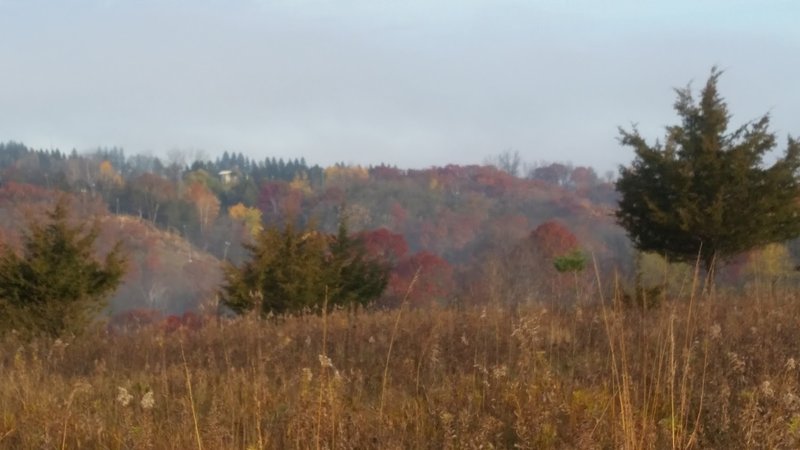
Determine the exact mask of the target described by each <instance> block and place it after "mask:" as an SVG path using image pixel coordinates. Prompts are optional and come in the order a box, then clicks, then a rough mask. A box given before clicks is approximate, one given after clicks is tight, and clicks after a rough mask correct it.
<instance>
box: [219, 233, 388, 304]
mask: <svg viewBox="0 0 800 450" xmlns="http://www.w3.org/2000/svg"><path fill="white" fill-rule="evenodd" d="M244 246H245V249H246V250H247V251H248V252H249V253H250V259H249V261H247V262H245V263H244V264H242V265H241V266H239V267H237V266H235V265H233V264H231V263H226V266H225V268H224V272H225V284H224V285H223V287H222V290H221V292H220V296H221V301H222V304H223V305H225V306H227V307H229V308H230V309H231V310H233V311H234V312H235V313H237V314H242V313H245V312H248V311H252V310H257V311H259V313H260V314H261V315H262V316H263V315H266V314H269V313H278V314H280V313H286V312H301V311H305V310H319V309H320V308H321V307H322V305H323V304H324V302H325V301H326V298H327V303H328V306H329V307H333V306H336V305H347V306H352V305H356V304H357V305H366V304H368V303H369V302H371V301H373V300H375V299H377V298H378V297H379V296H380V295H381V294H382V293H383V291H384V289H385V288H386V285H387V283H388V271H389V268H388V266H387V265H386V264H384V263H381V262H378V261H373V260H370V259H368V258H367V256H366V252H365V251H364V250H363V247H362V246H361V244H360V241H359V240H358V239H356V238H353V237H351V236H350V235H349V234H348V233H347V227H346V226H345V225H341V226H340V228H339V233H338V234H337V235H336V236H330V235H325V234H323V233H319V232H317V231H315V230H313V228H304V229H296V228H295V226H294V225H292V224H287V225H286V226H284V227H283V228H282V229H281V228H276V227H270V228H267V229H265V230H263V231H262V232H261V234H260V235H259V236H258V237H257V239H256V242H255V243H254V244H244Z"/></svg>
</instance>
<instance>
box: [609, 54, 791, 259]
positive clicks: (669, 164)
mask: <svg viewBox="0 0 800 450" xmlns="http://www.w3.org/2000/svg"><path fill="white" fill-rule="evenodd" d="M721 75H722V72H720V71H719V70H717V69H716V68H715V69H713V70H712V71H711V76H710V77H709V78H708V81H707V82H706V85H705V86H704V88H703V89H702V91H701V92H700V98H699V99H697V100H696V101H695V99H694V97H693V94H692V90H691V87H686V88H684V89H678V90H677V96H678V98H677V100H676V101H675V106H674V107H675V111H676V112H677V113H678V116H679V118H680V119H681V122H680V124H678V125H673V126H670V127H667V134H666V136H665V138H664V142H663V143H661V142H658V141H657V142H656V143H655V144H648V143H647V142H646V141H645V139H644V138H643V137H642V136H641V135H640V134H639V132H638V130H637V129H636V128H634V129H633V130H631V131H626V130H622V129H621V130H620V134H621V138H620V141H621V143H622V144H623V145H626V146H630V147H632V148H633V149H634V151H635V152H636V159H635V160H634V161H633V163H632V164H631V166H629V167H622V168H621V169H620V177H619V179H618V180H617V183H616V187H617V190H618V191H619V192H620V194H621V196H622V197H621V199H620V202H619V209H618V210H617V212H616V216H617V219H618V220H619V223H620V224H621V225H622V226H623V227H625V229H626V230H627V231H628V234H629V236H630V238H631V240H632V241H633V244H634V245H635V246H636V248H638V249H639V250H642V251H650V252H657V253H660V254H664V255H666V256H667V257H668V258H670V259H674V260H677V261H690V262H691V261H694V260H696V259H698V258H699V259H700V261H702V263H703V265H704V267H705V268H706V269H710V268H711V267H712V264H713V262H714V260H715V259H717V258H719V259H723V260H726V259H729V258H731V257H733V256H735V255H738V254H740V253H742V252H745V251H747V250H751V249H754V248H757V247H759V246H763V245H766V244H769V243H773V242H784V241H787V240H789V239H792V238H795V237H797V236H798V234H800V203H799V202H798V192H799V191H798V181H797V172H798V168H800V143H798V141H797V140H795V139H793V138H792V137H791V136H790V137H788V139H787V144H786V150H785V154H784V156H783V157H781V158H778V159H777V160H776V161H775V162H774V163H773V164H772V165H770V166H768V167H767V166H766V165H765V163H764V156H765V155H766V154H767V153H768V152H770V151H772V150H773V149H774V148H775V147H776V140H777V139H776V136H775V134H774V133H773V132H771V131H770V130H769V116H768V115H764V116H763V117H761V118H760V119H757V120H754V121H752V122H748V123H746V124H744V125H742V126H740V127H739V128H736V129H733V130H730V129H729V122H730V118H731V114H730V113H729V112H728V106H727V104H726V103H725V101H724V100H723V98H722V97H721V96H720V94H719V92H718V90H717V82H718V80H719V78H720V76H721Z"/></svg>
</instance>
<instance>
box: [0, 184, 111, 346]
mask: <svg viewBox="0 0 800 450" xmlns="http://www.w3.org/2000/svg"><path fill="white" fill-rule="evenodd" d="M68 210H69V205H68V203H67V201H66V200H65V199H61V200H59V202H58V203H57V204H56V206H55V207H54V208H53V210H51V211H49V212H48V213H47V218H48V220H47V223H45V224H39V223H31V224H30V226H29V230H28V231H27V233H26V234H25V235H24V239H23V254H22V256H18V255H17V254H15V253H14V252H13V251H11V250H9V249H8V248H5V249H3V254H2V256H0V331H3V332H5V331H10V330H17V331H19V332H23V333H26V334H31V335H36V334H45V335H49V336H58V335H61V334H63V333H67V332H69V333H79V332H80V331H81V330H83V329H84V328H85V327H86V326H87V325H88V324H89V323H90V322H91V321H92V320H93V319H94V318H95V315H96V313H97V312H98V311H100V310H101V309H102V308H103V307H104V306H105V305H106V301H107V299H108V297H109V296H110V295H111V294H112V293H113V292H114V290H115V289H116V288H117V286H118V285H119V283H120V281H121V280H122V275H123V273H124V268H125V257H124V256H123V254H122V249H121V243H119V242H118V243H117V244H116V245H115V246H114V248H113V249H112V250H111V252H109V253H108V254H107V255H106V256H105V259H104V261H103V262H102V263H101V262H99V261H97V260H96V259H95V258H94V256H93V252H92V247H93V245H94V242H95V240H96V239H97V237H98V233H99V227H98V224H96V223H95V224H94V225H93V226H92V227H91V228H89V229H88V230H87V229H86V226H85V225H77V226H72V225H70V224H69V220H68V214H67V212H68Z"/></svg>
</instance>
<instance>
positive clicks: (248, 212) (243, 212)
mask: <svg viewBox="0 0 800 450" xmlns="http://www.w3.org/2000/svg"><path fill="white" fill-rule="evenodd" d="M228 217H230V218H231V219H233V220H236V221H239V222H242V223H243V224H244V226H245V227H246V229H247V231H248V232H249V233H250V236H251V237H253V238H255V237H256V236H258V233H260V232H261V230H262V229H263V227H262V225H261V210H259V209H258V208H248V207H247V206H245V205H244V204H242V203H237V204H235V205H233V206H231V207H230V208H228Z"/></svg>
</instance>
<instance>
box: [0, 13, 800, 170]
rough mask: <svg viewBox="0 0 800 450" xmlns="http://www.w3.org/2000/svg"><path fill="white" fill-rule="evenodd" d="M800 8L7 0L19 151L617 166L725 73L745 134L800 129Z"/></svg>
mask: <svg viewBox="0 0 800 450" xmlns="http://www.w3.org/2000/svg"><path fill="white" fill-rule="evenodd" d="M799 19H800V2H797V1H790V0H786V1H769V0H764V1H747V2H745V1H737V0H719V1H716V0H713V1H712V0H670V1H660V2H655V1H644V0H618V1H616V0H603V1H599V0H576V1H569V0H558V1H556V0H553V1H548V2H544V1H533V0H529V1H510V0H487V1H477V0H363V1H362V0H227V1H223V0H185V1H184V0H141V1H134V0H130V1H123V0H58V1H56V0H52V1H47V0H0V141H6V140H16V141H22V142H24V143H26V144H28V145H30V146H34V147H37V148H39V147H44V148H51V147H59V148H61V149H71V148H77V149H78V150H87V149H90V148H93V147H98V146H107V147H110V146H121V147H123V148H124V149H125V151H126V152H127V153H128V154H133V153H151V154H155V155H164V154H166V152H167V151H169V150H172V149H179V150H186V151H195V150H202V151H204V152H205V154H206V155H208V156H211V157H213V156H217V155H219V154H221V153H222V151H224V150H228V151H236V152H239V151H241V152H243V153H245V154H247V155H249V156H252V157H256V158H259V159H262V158H264V157H266V156H280V157H288V158H294V157H300V156H304V157H306V159H307V160H308V161H309V162H312V163H319V164H323V165H327V164H331V163H334V162H337V161H345V162H349V163H359V164H378V163H381V162H385V163H389V164H394V165H398V166H400V167H415V168H419V167H428V166H431V165H444V164H448V163H459V164H469V163H480V162H482V161H483V160H484V158H485V157H487V156H489V155H492V154H497V153H500V152H502V151H505V150H512V151H519V152H520V154H521V155H522V156H523V158H524V159H525V160H526V161H529V162H535V161H542V160H544V161H569V162H573V163H575V164H576V165H591V166H594V167H596V168H597V169H598V171H599V172H600V173H602V172H604V171H605V170H608V169H614V168H616V166H617V165H618V164H623V163H627V162H629V161H630V159H631V157H632V154H631V152H630V151H629V150H628V149H625V148H622V147H620V146H619V145H618V144H617V141H616V137H617V131H616V130H617V127H618V126H628V125H629V124H631V123H633V122H636V123H638V124H639V128H640V130H641V131H642V132H643V134H645V135H647V136H648V137H650V138H652V139H655V138H656V137H659V136H661V135H663V127H664V126H665V125H667V124H670V123H672V122H673V121H674V120H675V116H674V113H673V111H672V103H673V100H674V93H673V91H672V89H673V88H674V87H682V86H685V85H686V83H688V82H689V81H691V80H694V83H695V86H698V87H699V86H701V85H702V84H703V82H704V81H705V79H706V78H707V76H708V74H709V71H710V68H711V66H712V65H715V64H716V65H718V66H719V67H721V68H722V69H724V70H725V71H726V74H725V75H724V77H723V78H722V80H721V82H720V89H721V91H722V94H723V96H725V97H726V99H727V100H728V104H729V106H730V108H731V112H732V113H733V114H734V123H735V124H738V123H741V122H742V121H746V120H750V119H754V118H756V117H757V116H759V115H760V114H762V113H765V112H770V113H771V115H772V119H773V128H774V130H775V131H777V132H778V133H779V134H780V136H781V137H782V139H781V141H780V142H781V147H782V148H783V145H784V143H785V139H783V137H785V136H786V135H787V134H793V135H800V26H798V20H799Z"/></svg>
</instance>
